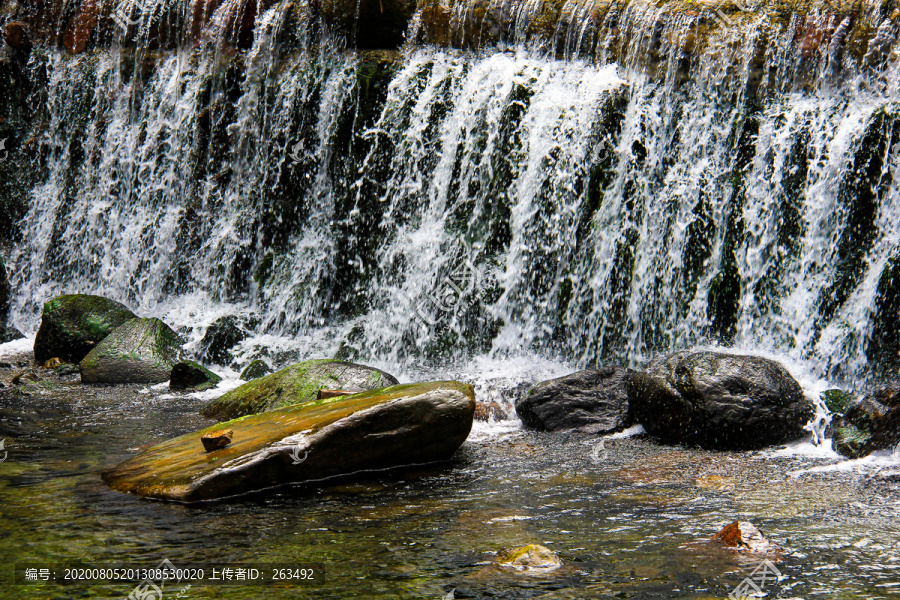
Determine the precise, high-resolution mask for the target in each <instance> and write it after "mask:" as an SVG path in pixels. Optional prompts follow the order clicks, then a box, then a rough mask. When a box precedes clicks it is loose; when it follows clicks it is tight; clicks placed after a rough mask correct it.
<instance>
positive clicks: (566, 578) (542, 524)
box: [0, 378, 900, 599]
mask: <svg viewBox="0 0 900 600" xmlns="http://www.w3.org/2000/svg"><path fill="white" fill-rule="evenodd" d="M49 379H52V378H49ZM49 379H48V380H49ZM49 387H50V384H48V383H47V382H44V383H39V384H33V385H28V386H24V387H20V388H17V389H15V390H9V389H4V390H2V391H0V437H2V438H5V440H6V449H7V451H8V457H7V459H6V461H4V462H3V463H0V487H2V490H3V491H2V495H3V498H4V501H3V505H2V508H0V512H2V518H0V533H2V536H3V539H4V540H5V544H6V547H7V548H8V549H10V550H11V552H10V553H8V554H7V560H5V561H4V564H3V566H2V567H0V576H2V577H4V581H5V583H4V586H3V587H4V589H5V590H7V592H8V593H12V594H13V597H16V598H23V599H31V598H35V599H36V598H63V597H65V598H73V597H92V598H123V597H125V596H126V595H127V594H128V593H129V592H130V591H131V589H133V584H132V585H129V584H127V583H123V584H117V585H111V584H97V585H83V584H82V585H75V584H70V585H66V586H64V587H63V586H59V585H55V584H45V586H44V587H41V586H39V585H35V586H15V587H13V586H12V585H11V584H10V583H7V582H9V581H11V579H9V578H11V577H12V565H13V564H18V565H21V566H25V565H29V564H32V565H35V566H41V565H42V564H46V563H71V562H74V561H79V562H83V563H87V564H88V565H95V566H102V565H114V564H118V565H121V564H123V563H127V564H129V565H134V566H138V567H147V568H149V567H154V566H156V565H157V564H159V562H160V561H161V560H162V559H164V558H168V559H169V560H170V561H171V562H172V563H173V564H174V565H175V566H177V567H179V568H189V567H194V566H200V565H205V566H209V565H213V564H220V565H221V564H223V563H225V562H247V563H278V564H292V565H295V566H297V567H302V566H314V568H315V576H314V580H313V581H310V582H303V583H299V584H294V585H290V584H283V585H279V586H270V587H267V588H265V589H264V588H262V587H254V586H247V585H233V586H228V587H202V586H199V585H194V586H192V588H191V589H190V590H188V594H187V597H190V598H221V597H229V598H259V597H266V598H306V597H317V598H335V599H341V598H435V599H437V598H442V597H443V596H444V595H445V594H447V593H448V592H449V591H450V590H451V589H455V590H456V592H455V596H456V597H457V598H485V597H495V598H510V599H512V598H538V597H540V598H547V599H550V598H572V599H574V598H580V599H584V598H723V597H726V596H727V595H728V594H729V593H730V591H731V590H732V589H733V588H734V587H735V586H736V585H737V584H738V583H739V582H740V581H741V580H742V579H743V578H744V577H746V576H747V575H749V573H750V572H751V571H752V570H753V569H754V568H755V567H756V566H757V564H758V562H759V560H758V559H745V560H738V559H737V558H736V557H734V556H732V555H730V554H729V553H727V552H723V551H721V550H717V549H714V548H709V547H707V546H706V545H705V544H704V543H700V544H696V545H692V543H693V542H703V541H704V540H706V539H707V538H709V537H710V536H712V534H714V533H715V532H716V531H718V530H719V529H720V528H721V527H722V526H724V525H725V524H727V523H729V522H731V521H733V520H737V519H740V520H750V521H752V522H754V523H755V524H757V525H758V526H759V527H760V528H761V529H762V530H763V531H764V533H765V534H766V535H767V536H768V537H769V538H770V539H771V540H773V541H775V542H777V543H779V544H781V545H782V546H784V547H785V548H786V550H787V553H786V555H785V558H784V560H783V562H781V563H778V569H779V570H780V571H781V573H782V574H783V575H784V579H783V580H782V581H781V582H780V583H779V584H778V586H777V592H778V593H777V597H782V598H788V597H798V598H809V597H816V596H817V595H820V594H824V597H828V598H889V597H893V595H894V594H895V593H896V586H897V581H898V577H900V545H898V543H897V539H898V534H900V526H898V524H897V522H896V519H895V518H894V515H895V512H896V508H897V504H898V502H900V496H898V494H897V492H896V490H895V489H894V488H892V487H891V486H889V485H888V484H884V483H879V482H876V481H875V480H874V479H872V478H871V477H870V475H871V473H869V475H867V474H866V470H865V469H857V470H856V471H854V472H850V473H828V472H826V473H811V474H797V472H798V471H800V470H802V469H805V468H810V467H814V466H816V465H820V464H823V462H824V463H830V462H832V461H830V460H829V461H822V460H820V459H813V458H802V457H799V456H793V457H791V456H788V457H782V458H773V457H770V456H764V455H762V454H746V453H743V454H741V453H724V452H707V451H700V450H690V449H685V448H678V447H663V446H659V445H657V444H655V443H654V442H653V441H651V440H649V439H644V438H641V437H637V438H624V439H611V440H606V442H605V444H604V446H605V447H604V448H603V450H602V451H598V449H597V448H596V447H595V444H596V441H597V439H596V438H595V437H592V436H584V435H571V436H567V435H560V434H536V433H525V432H521V431H517V430H512V431H509V430H506V432H505V433H504V430H503V428H502V427H497V426H496V425H486V424H481V423H478V424H476V427H475V430H474V432H473V435H472V436H471V437H470V440H469V441H468V442H467V443H466V444H464V446H463V447H462V449H461V450H460V452H459V453H458V454H457V455H456V457H455V458H454V460H453V461H452V462H450V463H448V464H444V465H435V466H433V467H426V468H416V469H415V470H412V471H406V472H400V473H391V474H380V475H373V476H363V477H357V478H355V479H350V480H344V481H339V482H334V484H330V485H325V486H322V487H319V488H303V487H298V488H290V489H284V488H283V489H281V490H278V491H276V492H271V493H268V494H265V495H257V496H251V497H246V498H244V499H242V500H240V501H237V502H230V503H227V504H205V505H194V506H185V505H179V504H172V503H161V502H152V501H147V500H141V499H139V498H136V497H132V496H128V495H124V494H120V493H117V492H113V491H111V490H109V489H108V488H107V487H106V486H105V485H104V484H103V482H102V481H101V479H100V471H102V470H103V469H104V468H109V467H111V466H113V465H115V464H116V463H118V462H119V461H121V460H123V459H125V458H127V457H128V456H131V455H133V454H134V453H135V452H137V451H138V449H139V448H140V447H141V446H144V445H147V444H152V443H155V442H158V441H160V440H162V439H165V438H169V437H172V436H176V435H179V434H182V433H185V432H188V431H192V430H196V429H197V428H199V427H201V426H202V425H204V424H206V423H207V421H205V420H204V419H202V418H201V417H199V416H198V414H197V410H198V408H199V407H200V406H201V405H202V403H203V402H204V401H203V400H200V399H198V398H194V397H191V396H184V395H171V394H169V393H168V391H167V390H165V389H149V388H143V387H140V386H118V387H104V386H91V387H87V386H82V385H80V384H77V383H75V382H71V381H70V382H66V381H62V382H55V381H54V383H53V388H52V389H48V388H49ZM158 387H163V386H158ZM792 473H793V475H792ZM528 543H540V544H543V545H545V546H547V547H549V548H551V549H552V550H554V551H555V552H557V553H558V554H559V556H560V558H561V559H562V561H563V565H564V566H563V568H562V569H560V570H559V571H556V572H554V573H551V574H548V575H546V576H528V575H521V574H508V573H500V572H497V571H496V570H494V569H492V568H490V567H489V566H488V562H489V561H490V560H491V558H492V557H493V555H494V553H496V552H499V551H500V550H503V549H505V548H509V547H514V546H520V545H524V544H528ZM685 544H688V547H684V545H685ZM692 546H693V547H692ZM13 549H14V551H12V550H13ZM182 588H183V585H181V586H175V587H171V588H169V589H170V590H174V591H167V592H166V595H165V597H166V598H168V597H169V594H172V597H174V595H176V592H177V591H179V590H181V589H182ZM767 591H771V592H775V587H772V589H771V590H767ZM770 597H776V594H775V593H772V594H770Z"/></svg>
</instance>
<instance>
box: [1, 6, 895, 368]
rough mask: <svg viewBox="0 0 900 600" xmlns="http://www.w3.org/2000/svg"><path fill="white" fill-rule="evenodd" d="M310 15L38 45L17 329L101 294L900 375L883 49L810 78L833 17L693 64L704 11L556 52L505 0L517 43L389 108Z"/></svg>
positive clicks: (461, 35)
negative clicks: (43, 91)
mask: <svg viewBox="0 0 900 600" xmlns="http://www.w3.org/2000/svg"><path fill="white" fill-rule="evenodd" d="M289 6H290V5H289V3H287V2H282V3H279V4H277V5H275V6H272V7H271V8H269V9H268V10H267V11H266V12H265V13H263V14H261V15H259V16H258V17H257V24H256V35H255V37H254V40H253V44H252V47H250V48H249V49H248V50H246V51H244V52H240V53H238V54H236V55H233V56H232V54H230V53H229V51H228V50H227V49H223V48H222V47H220V46H215V45H201V46H200V47H199V48H197V49H193V50H189V49H182V50H177V51H170V52H162V53H157V54H151V53H148V52H145V51H140V50H130V49H126V48H120V47H118V48H117V49H115V50H113V51H110V52H105V53H99V54H91V55H88V54H85V55H81V56H78V57H69V58H63V57H60V56H57V55H50V57H48V58H44V59H40V58H33V59H32V65H31V68H32V69H39V68H44V69H46V70H47V72H48V73H49V75H48V79H49V83H48V86H47V98H46V114H47V115H49V116H50V121H49V125H48V127H47V131H46V134H45V135H44V136H43V138H42V140H41V144H42V149H43V155H44V157H45V158H44V159H43V160H44V165H43V170H42V174H43V175H42V180H41V181H40V183H39V184H38V185H36V186H35V187H34V188H33V189H32V190H31V192H30V197H29V211H28V214H27V215H26V217H25V219H24V221H23V224H22V229H23V240H24V243H23V244H22V245H21V246H20V248H19V249H18V250H17V251H16V252H15V254H14V255H13V257H12V260H11V262H12V265H13V266H12V269H11V271H12V272H13V274H14V289H15V290H16V294H17V296H16V305H15V315H14V322H15V324H16V325H17V326H19V327H20V328H23V329H27V330H28V329H30V330H33V329H34V328H35V326H36V323H37V318H38V314H39V309H40V304H41V302H42V301H43V300H44V299H46V298H48V297H50V296H53V295H55V294H58V293H61V292H66V291H68V292H94V293H100V294H103V295H107V296H110V297H113V298H116V299H119V300H121V301H123V302H125V303H126V304H129V305H131V306H133V307H135V308H136V309H137V310H138V312H143V313H149V314H158V315H160V316H163V317H164V318H166V319H167V320H168V321H170V322H172V323H173V324H174V325H178V326H182V327H188V328H193V329H194V332H195V334H196V335H195V337H196V336H198V335H199V334H201V333H202V330H203V328H204V326H205V325H207V324H208V323H209V322H210V321H212V319H214V318H215V317H217V316H219V315H221V314H226V313H243V314H250V313H253V314H255V315H256V320H255V321H254V323H257V325H256V329H257V332H258V334H259V335H260V336H261V337H257V338H256V339H251V340H249V341H248V342H246V343H245V345H244V350H245V352H246V354H247V356H249V355H251V354H253V353H254V352H256V351H257V350H258V349H259V348H260V347H261V346H265V345H269V346H273V347H275V346H279V344H280V345H281V346H284V345H285V344H287V345H288V346H291V347H293V348H294V350H295V352H296V354H297V355H299V356H302V357H312V356H323V355H325V356H330V355H334V354H335V353H336V352H340V353H341V355H342V356H351V357H358V358H359V359H361V360H363V359H364V360H368V361H370V362H375V363H376V364H380V365H389V366H390V367H391V368H392V369H393V370H395V371H398V372H407V373H409V372H412V371H416V370H417V369H420V368H423V367H424V366H427V365H432V366H434V365H438V366H440V365H444V366H446V365H449V364H452V363H454V362H458V361H460V360H464V359H466V358H468V357H472V356H479V355H481V356H491V357H494V358H506V357H518V356H522V355H524V354H529V355H535V356H542V357H545V358H552V359H557V360H563V361H567V362H569V363H571V364H572V365H576V366H589V365H594V364H598V363H601V362H612V361H619V362H628V363H632V364H634V363H639V362H640V361H642V360H644V359H646V358H648V357H649V356H650V355H653V354H656V353H659V352H662V351H666V350H670V349H673V348H676V347H685V346H689V345H693V344H703V343H726V344H728V345H732V344H733V345H736V346H739V347H745V348H753V349H756V350H764V351H766V352H775V353H778V354H781V355H784V356H787V357H789V358H790V359H791V360H794V361H801V362H805V363H807V364H808V365H809V368H810V370H811V371H812V372H813V373H815V374H817V375H819V376H828V377H832V378H847V379H850V380H858V379H860V378H863V377H866V376H868V375H870V374H872V373H874V372H882V373H884V371H886V370H888V369H891V370H895V369H896V366H897V360H898V359H897V356H896V351H897V349H896V347H895V346H896V344H895V343H894V345H893V346H892V345H891V344H892V343H893V342H892V340H895V338H896V316H895V315H894V314H893V313H895V312H896V311H897V305H896V301H895V300H894V299H892V298H893V296H892V291H891V288H892V285H893V283H892V281H893V280H892V278H893V276H894V274H895V272H896V271H897V269H898V260H900V245H898V234H897V229H896V225H895V224H896V223H897V221H898V217H900V182H898V176H900V153H898V152H897V148H898V147H900V145H898V139H900V127H898V123H897V119H896V117H897V110H898V109H897V106H898V104H897V102H898V100H900V99H898V97H897V95H898V83H900V82H898V71H897V68H896V64H897V63H896V62H892V61H894V60H895V58H896V57H892V56H890V53H889V52H887V51H883V52H882V54H884V55H885V56H887V57H888V58H887V59H886V60H887V62H886V65H885V64H882V65H881V66H880V67H878V68H877V69H876V70H875V71H873V70H872V69H874V67H873V68H870V69H869V70H864V68H865V65H866V64H867V63H865V61H863V68H857V67H856V66H852V65H850V63H849V62H848V61H849V58H848V57H847V56H841V55H840V54H839V53H837V51H836V50H834V49H833V48H830V47H824V44H823V49H822V50H821V52H822V57H821V59H820V60H818V62H815V64H814V67H810V61H808V60H805V58H804V57H805V54H804V53H806V54H808V51H807V50H806V49H805V46H804V44H805V43H807V38H803V37H802V36H799V35H798V31H800V32H802V31H805V30H804V27H806V28H807V29H809V28H810V27H812V25H809V23H811V22H813V21H815V19H814V18H813V17H808V18H807V21H803V22H801V20H800V19H799V18H797V20H796V22H792V23H791V24H789V25H788V26H785V27H784V28H783V29H782V30H781V31H782V33H781V37H777V36H776V37H775V38H774V39H773V38H772V34H771V31H772V30H771V29H767V27H768V26H769V25H771V23H770V22H769V21H768V20H767V17H766V16H765V15H760V16H753V17H752V18H750V17H747V18H744V19H743V20H742V21H741V25H740V26H739V27H737V26H735V27H723V28H721V30H720V31H719V32H718V33H716V34H714V35H713V34H710V36H711V38H710V39H711V40H712V41H708V43H706V44H705V45H704V46H702V48H700V49H699V50H696V51H695V52H694V53H693V54H692V55H691V54H689V53H688V52H686V50H685V49H686V48H688V47H690V46H691V45H696V46H697V47H699V44H698V43H697V42H696V39H695V38H696V37H698V35H699V34H698V33H697V32H698V27H699V24H700V23H701V22H702V21H700V20H699V17H698V16H696V15H694V16H683V17H681V18H678V19H669V20H668V21H667V22H666V25H665V26H661V25H660V12H661V10H662V9H661V8H660V7H659V6H655V5H652V4H647V3H640V2H634V3H630V4H623V5H621V6H618V7H617V8H616V9H614V10H611V11H610V12H609V13H607V15H606V17H605V18H604V19H603V20H602V21H598V20H597V19H596V15H594V14H593V13H591V11H590V10H587V9H586V8H585V6H582V5H580V4H577V3H567V4H565V6H563V7H562V9H561V13H560V14H561V15H562V17H561V18H560V19H559V21H558V23H559V24H558V25H557V29H556V30H555V32H554V35H553V37H552V38H550V40H551V41H550V42H549V43H548V42H547V41H546V39H544V41H543V42H539V41H536V40H539V38H538V37H536V36H535V35H534V27H535V26H536V25H535V24H536V23H540V15H541V14H543V13H541V11H542V10H544V8H542V7H544V5H541V4H539V3H523V4H521V5H519V4H516V5H515V6H513V5H512V4H509V3H497V4H496V5H491V7H493V8H492V9H491V10H494V12H495V13H497V14H501V16H502V15H507V16H508V15H512V16H513V17H514V18H513V21H512V25H504V26H503V27H500V26H497V27H495V29H496V31H493V30H492V29H491V28H490V27H487V26H486V25H484V24H482V26H481V29H480V30H479V31H480V32H481V33H479V36H481V38H486V39H489V40H490V41H496V42H497V44H498V45H497V46H496V47H494V46H488V47H489V48H490V50H489V51H486V52H485V51H481V52H475V51H456V50H444V49H437V48H434V47H416V46H410V47H409V48H408V49H407V53H406V55H405V56H404V57H403V59H402V62H401V64H399V65H398V66H396V67H390V68H389V71H390V73H392V75H391V77H390V84H389V86H388V87H387V89H386V90H385V91H384V92H383V94H381V96H379V92H378V91H373V89H374V88H375V87H377V86H376V82H375V78H374V77H373V78H368V77H369V76H368V75H366V73H367V72H366V71H365V68H364V67H365V65H364V64H363V63H364V61H361V59H360V58H359V57H357V56H356V55H355V54H354V53H348V52H345V51H344V50H342V45H341V44H340V43H336V42H334V41H333V40H332V41H327V42H325V43H321V44H317V45H316V44H311V43H306V45H303V44H300V46H301V48H299V49H292V50H290V51H288V50H285V49H283V47H282V46H281V45H280V44H279V43H278V41H279V40H280V39H281V38H282V37H283V36H284V35H285V31H284V28H285V27H286V25H285V23H287V22H290V21H289V19H287V16H286V15H287V14H288V13H289V12H290V7H289ZM491 7H489V8H491ZM427 8H428V7H426V9H427ZM491 10H489V11H488V14H494V13H491ZM454 11H455V12H453V16H452V19H451V25H452V27H451V32H450V36H451V37H454V36H455V39H456V42H455V43H457V44H458V45H463V46H465V45H470V44H471V45H475V42H473V41H472V40H473V39H474V38H473V34H472V32H471V29H469V30H467V29H466V27H467V23H468V24H469V25H471V23H470V21H471V19H472V18H473V17H472V16H471V15H474V14H476V13H475V12H473V11H475V5H474V4H472V5H471V6H470V5H466V4H457V5H456V7H455V9H454ZM427 18H428V11H427V10H425V9H423V10H422V11H420V13H419V14H418V15H417V17H416V19H414V21H413V26H412V28H411V31H410V39H411V40H416V39H419V38H420V37H421V36H422V35H424V34H422V31H427V30H428V27H427V23H425V21H427ZM817 18H818V19H819V21H815V23H818V26H819V28H820V29H825V28H826V26H827V27H831V29H832V30H835V29H836V30H837V32H836V33H835V34H834V35H835V37H836V36H839V35H842V34H841V33H840V32H841V30H840V27H839V24H840V23H839V22H838V23H833V22H832V21H834V19H833V18H832V17H830V16H826V15H824V14H823V15H821V16H820V17H817ZM809 19H813V21H810V20H809ZM829 19H830V21H829ZM501 21H502V19H501V18H500V17H497V19H496V22H497V23H499V22H501ZM828 23H830V25H828ZM885 35H886V36H888V38H889V35H888V34H885ZM882 37H884V36H882ZM481 38H479V39H481ZM764 39H765V41H766V44H762V42H761V40H764ZM623 40H625V41H623ZM798 40H799V41H798ZM482 43H483V40H482ZM548 44H549V45H548ZM507 45H509V48H511V49H509V50H506V46H507ZM761 47H764V48H765V51H764V52H762V53H761V51H760V48H761ZM888 50H889V48H888ZM551 51H552V52H551ZM556 53H559V54H561V55H562V56H565V58H566V60H556V59H555V58H553V56H554V55H555V54H556ZM651 55H652V56H651ZM867 56H868V55H867ZM42 60H43V62H42ZM873 60H874V59H873ZM841 61H843V62H841ZM613 63H615V64H613ZM651 63H652V68H648V64H651ZM840 65H843V67H841V68H838V66H840ZM838 71H840V74H839V75H835V73H836V72H838ZM873 73H875V74H874V75H873ZM373 107H374V108H373ZM272 336H275V337H272ZM873 365H874V366H873Z"/></svg>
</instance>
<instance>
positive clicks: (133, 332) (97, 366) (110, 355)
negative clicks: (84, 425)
mask: <svg viewBox="0 0 900 600" xmlns="http://www.w3.org/2000/svg"><path fill="white" fill-rule="evenodd" d="M183 343H184V342H183V341H182V340H181V338H179V337H178V335H177V334H176V333H175V332H174V331H172V329H171V328H170V327H169V326H168V325H166V324H165V323H163V322H162V321H160V320H159V319H155V318H153V319H132V320H130V321H127V322H126V323H124V324H123V325H121V326H119V327H117V328H116V329H115V330H113V332H112V333H110V334H109V335H108V336H107V337H106V338H104V340H103V341H102V342H100V343H99V344H97V346H96V347H95V348H94V349H93V350H91V351H90V352H89V353H88V355H87V356H85V357H84V360H82V361H81V364H80V365H79V366H80V368H81V381H82V382H83V383H162V382H164V381H168V379H169V376H170V375H171V373H172V367H174V366H175V363H177V362H178V361H179V360H180V355H181V345H182V344H183Z"/></svg>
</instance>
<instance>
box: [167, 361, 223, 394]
mask: <svg viewBox="0 0 900 600" xmlns="http://www.w3.org/2000/svg"><path fill="white" fill-rule="evenodd" d="M220 381H222V378H221V377H219V376H218V375H216V374H215V373H213V372H212V371H210V370H209V369H207V368H206V367H204V366H203V365H201V364H200V363H196V362H194V361H192V360H185V361H182V362H180V363H176V364H175V365H174V366H173V367H172V374H171V376H170V377H169V389H170V390H194V391H200V390H208V389H209V388H214V387H216V386H217V385H219V382H220Z"/></svg>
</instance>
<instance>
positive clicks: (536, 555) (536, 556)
mask: <svg viewBox="0 0 900 600" xmlns="http://www.w3.org/2000/svg"><path fill="white" fill-rule="evenodd" d="M491 564H493V565H494V566H495V567H497V568H498V569H501V570H504V571H519V572H523V573H528V574H540V573H548V572H550V571H555V570H556V569H558V568H560V567H561V566H562V561H561V560H559V557H558V556H557V555H556V553H555V552H553V551H552V550H550V549H549V548H547V547H545V546H541V545H540V544H528V545H527V546H523V547H521V548H513V549H511V550H505V551H503V552H501V553H500V554H498V555H497V558H495V559H494V561H493V562H492V563H491Z"/></svg>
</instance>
